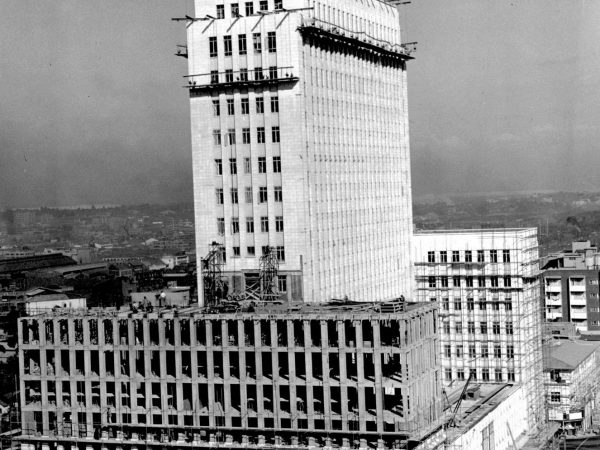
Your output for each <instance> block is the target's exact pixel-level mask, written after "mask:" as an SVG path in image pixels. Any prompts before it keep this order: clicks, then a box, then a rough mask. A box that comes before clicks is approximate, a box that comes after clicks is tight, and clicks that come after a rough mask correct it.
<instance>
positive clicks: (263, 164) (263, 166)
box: [258, 156, 267, 173]
mask: <svg viewBox="0 0 600 450" xmlns="http://www.w3.org/2000/svg"><path fill="white" fill-rule="evenodd" d="M258 173H267V158H266V157H264V156H259V157H258Z"/></svg>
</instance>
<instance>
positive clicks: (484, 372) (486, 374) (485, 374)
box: [481, 369, 493, 448]
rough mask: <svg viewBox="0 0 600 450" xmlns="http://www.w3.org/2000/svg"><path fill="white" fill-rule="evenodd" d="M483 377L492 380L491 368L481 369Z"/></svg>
mask: <svg viewBox="0 0 600 450" xmlns="http://www.w3.org/2000/svg"><path fill="white" fill-rule="evenodd" d="M481 379H482V380H483V381H490V369H481ZM490 425H493V424H490ZM484 445H485V444H484ZM484 448H485V447H484ZM488 448H489V447H488Z"/></svg>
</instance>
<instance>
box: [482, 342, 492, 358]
mask: <svg viewBox="0 0 600 450" xmlns="http://www.w3.org/2000/svg"><path fill="white" fill-rule="evenodd" d="M481 357H482V358H489V357H490V348H489V347H488V345H487V344H481Z"/></svg>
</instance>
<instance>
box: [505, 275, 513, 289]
mask: <svg viewBox="0 0 600 450" xmlns="http://www.w3.org/2000/svg"><path fill="white" fill-rule="evenodd" d="M511 284H512V281H511V278H510V275H506V276H505V277H504V287H511Z"/></svg>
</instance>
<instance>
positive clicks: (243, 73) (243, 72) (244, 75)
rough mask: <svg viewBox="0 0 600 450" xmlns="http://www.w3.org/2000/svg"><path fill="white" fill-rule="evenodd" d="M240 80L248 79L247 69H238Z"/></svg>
mask: <svg viewBox="0 0 600 450" xmlns="http://www.w3.org/2000/svg"><path fill="white" fill-rule="evenodd" d="M240 81H248V69H240Z"/></svg>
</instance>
